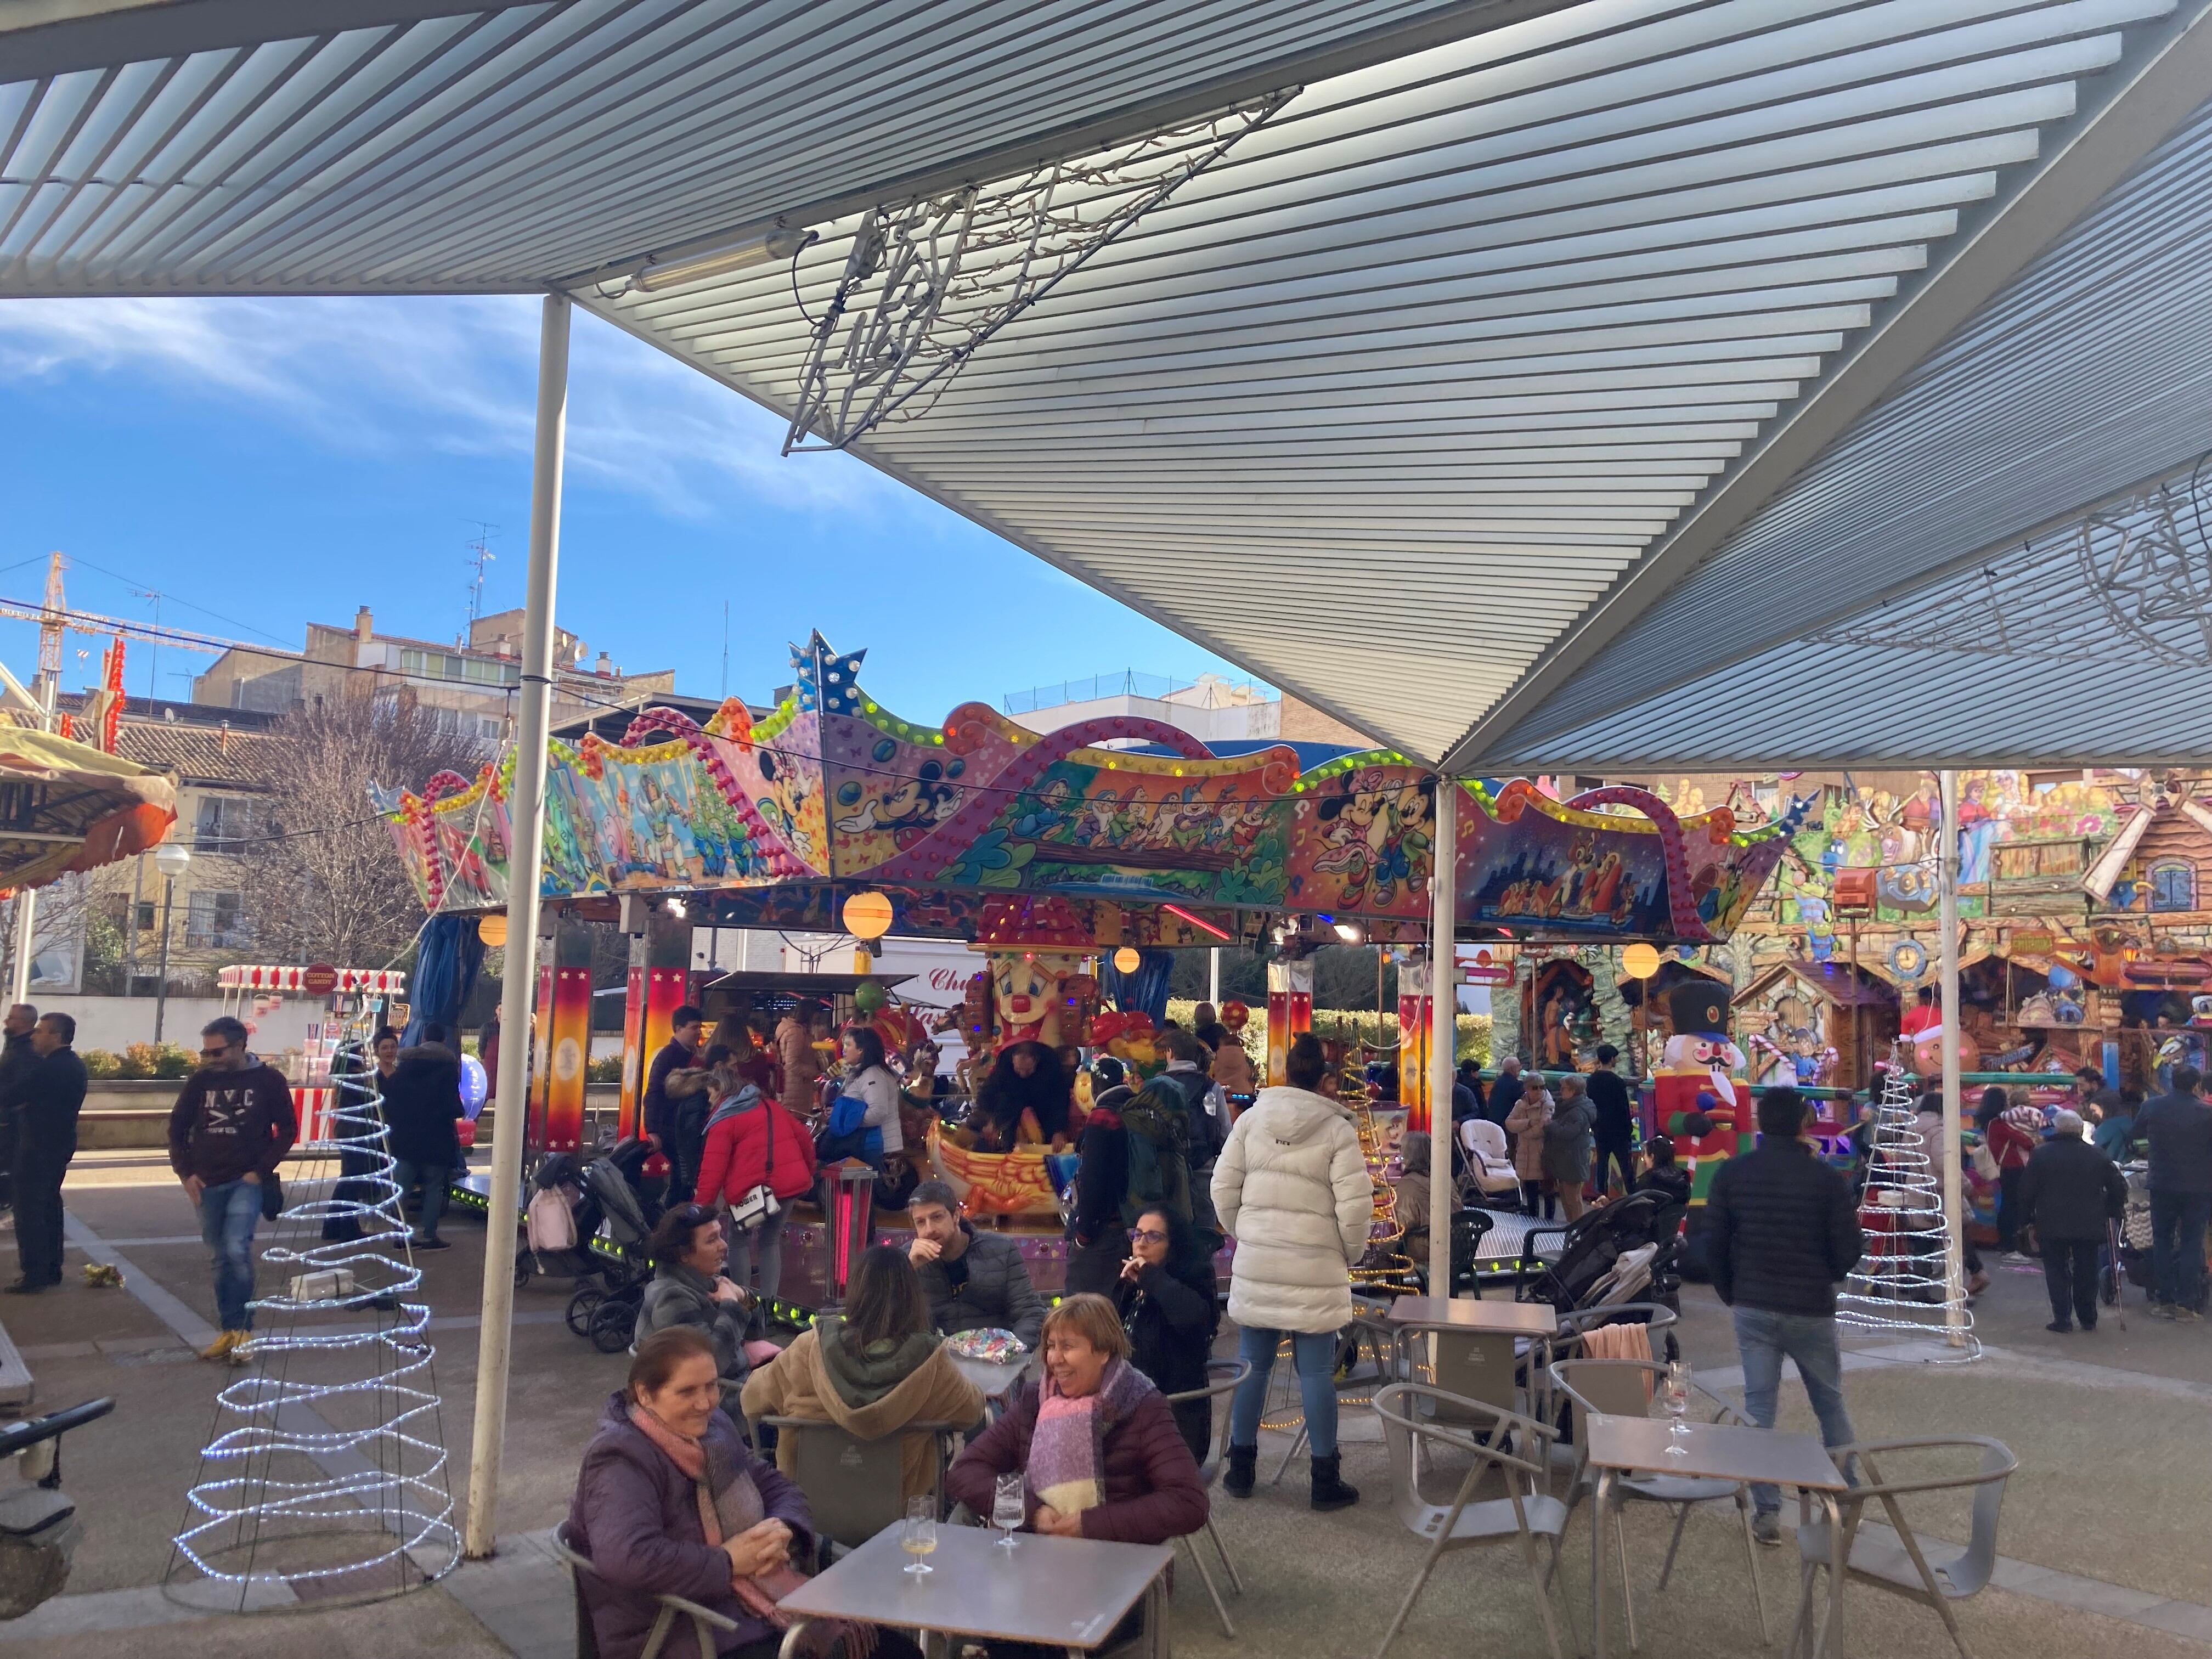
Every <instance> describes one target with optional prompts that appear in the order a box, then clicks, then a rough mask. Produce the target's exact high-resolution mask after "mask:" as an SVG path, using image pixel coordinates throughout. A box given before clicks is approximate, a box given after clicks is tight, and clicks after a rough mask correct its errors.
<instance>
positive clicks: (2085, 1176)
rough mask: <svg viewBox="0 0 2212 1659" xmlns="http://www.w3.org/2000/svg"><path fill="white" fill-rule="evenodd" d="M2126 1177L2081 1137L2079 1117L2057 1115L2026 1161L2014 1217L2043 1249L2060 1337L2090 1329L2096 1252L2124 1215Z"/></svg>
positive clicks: (2075, 1114)
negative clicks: (2077, 1324)
mask: <svg viewBox="0 0 2212 1659" xmlns="http://www.w3.org/2000/svg"><path fill="white" fill-rule="evenodd" d="M2127 1208H2128V1182H2127V1177H2126V1176H2123V1175H2122V1174H2121V1173H2120V1166H2119V1165H2118V1164H2115V1163H2113V1162H2112V1159H2110V1158H2106V1156H2105V1155H2104V1154H2103V1153H2102V1152H2099V1151H2098V1150H2097V1149H2096V1148H2095V1147H2094V1146H2091V1145H2090V1144H2089V1143H2088V1142H2087V1140H2085V1139H2082V1138H2081V1113H2079V1112H2076V1111H2072V1110H2065V1111H2061V1112H2060V1113H2059V1114H2058V1115H2057V1117H2056V1118H2055V1119H2054V1120H2053V1121H2052V1122H2051V1139H2048V1140H2046V1141H2045V1142H2044V1143H2043V1145H2041V1146H2039V1147H2037V1148H2036V1149H2035V1150H2034V1151H2033V1152H2030V1153H2029V1154H2028V1155H2027V1174H2026V1175H2025V1176H2022V1177H2021V1183H2020V1213H2021V1219H2023V1220H2026V1221H2032V1222H2033V1223H2034V1224H2035V1234H2036V1237H2038V1238H2039V1239H2040V1240H2041V1241H2042V1243H2043V1283H2044V1287H2045V1289H2046V1290H2048V1291H2050V1292H2051V1322H2050V1323H2049V1324H2048V1325H2046V1326H2045V1327H2044V1329H2045V1330H2047V1331H2057V1332H2058V1333H2060V1334H2062V1335H2063V1334H2064V1333H2066V1332H2068V1331H2070V1330H2072V1329H2073V1328H2074V1321H2075V1320H2076V1319H2078V1320H2080V1321H2081V1328H2082V1329H2083V1330H2085V1331H2093V1330H2095V1329H2096V1328H2097V1253H2098V1252H2099V1251H2100V1250H2101V1249H2104V1246H2105V1237H2106V1232H2107V1231H2109V1229H2110V1227H2111V1225H2112V1223H2113V1222H2115V1221H2118V1219H2119V1218H2121V1217H2122V1216H2123V1215H2124V1214H2126V1213H2127Z"/></svg>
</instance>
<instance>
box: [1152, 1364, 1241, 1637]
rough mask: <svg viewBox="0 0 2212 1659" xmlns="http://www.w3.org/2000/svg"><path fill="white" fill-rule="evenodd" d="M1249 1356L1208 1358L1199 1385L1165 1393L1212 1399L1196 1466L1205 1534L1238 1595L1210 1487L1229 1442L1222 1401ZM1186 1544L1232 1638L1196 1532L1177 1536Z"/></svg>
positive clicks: (1173, 1400) (1175, 1398) (1174, 1399)
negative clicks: (1208, 1435) (1209, 1433)
mask: <svg viewBox="0 0 2212 1659" xmlns="http://www.w3.org/2000/svg"><path fill="white" fill-rule="evenodd" d="M1251 1371H1252V1362H1251V1361H1250V1360H1249V1359H1209V1360H1207V1361H1206V1376H1207V1377H1208V1378H1209V1379H1210V1380H1209V1381H1208V1382H1207V1383H1206V1386H1205V1387H1204V1388H1202V1389H1185V1390H1184V1391H1183V1392H1182V1393H1181V1394H1171V1395H1167V1396H1166V1399H1167V1402H1168V1404H1169V1405H1170V1406H1176V1405H1180V1404H1182V1402H1183V1401H1187V1400H1206V1401H1212V1402H1214V1405H1213V1411H1214V1422H1213V1437H1212V1439H1211V1440H1209V1441H1208V1442H1207V1443H1206V1462H1203V1463H1201V1464H1200V1465H1199V1468H1198V1479H1199V1484H1200V1486H1204V1487H1205V1488H1206V1504H1207V1508H1206V1536H1207V1537H1208V1538H1210V1539H1212V1541H1213V1547H1214V1550H1215V1552H1216V1553H1218V1555H1219V1556H1220V1557H1221V1569H1222V1571H1224V1572H1226V1573H1227V1574H1228V1575H1229V1588H1230V1589H1231V1590H1233V1591H1235V1592H1236V1593H1237V1595H1243V1594H1244V1581H1243V1579H1241V1578H1239V1577H1237V1564H1236V1563H1235V1562H1234V1561H1232V1560H1231V1559H1229V1546H1228V1545H1226V1544H1225V1543H1223V1542H1222V1541H1221V1534H1220V1533H1219V1532H1218V1531H1217V1530H1216V1529H1215V1528H1214V1525H1213V1510H1212V1501H1213V1488H1214V1486H1215V1483H1216V1482H1218V1480H1220V1479H1221V1470H1222V1467H1223V1457H1224V1454H1225V1451H1226V1449H1227V1448H1228V1445H1229V1425H1227V1424H1226V1423H1225V1422H1223V1421H1222V1420H1221V1412H1222V1409H1223V1407H1222V1402H1224V1401H1227V1400H1228V1399H1229V1398H1230V1396H1231V1395H1234V1394H1235V1393H1236V1392H1237V1384H1238V1383H1242V1382H1243V1380H1244V1379H1245V1378H1246V1377H1247V1376H1250V1375H1251ZM1177 1542H1178V1543H1181V1544H1184V1545H1187V1546H1188V1547H1189V1549H1190V1559H1191V1565H1193V1566H1194V1567H1196V1568H1197V1569H1198V1577H1199V1582H1200V1583H1202V1584H1204V1585H1205V1586H1206V1595H1209V1596H1211V1597H1212V1599H1213V1616H1214V1617H1215V1618H1217V1619H1218V1620H1220V1621H1221V1633H1222V1634H1223V1635H1224V1636H1225V1637H1227V1638H1229V1639H1230V1640H1231V1641H1232V1642H1233V1641H1235V1640H1236V1639H1237V1626H1234V1625H1232V1624H1231V1623H1230V1622H1229V1609H1228V1607H1226V1606H1225V1605H1224V1604H1223V1602H1222V1600H1221V1592H1220V1591H1219V1590H1218V1589H1215V1588H1214V1586H1213V1574H1212V1571H1210V1570H1209V1569H1208V1568H1207V1566H1206V1557H1205V1555H1204V1554H1203V1553H1200V1550H1199V1547H1198V1535H1197V1534H1195V1533H1191V1534H1185V1535H1184V1536H1183V1537H1182V1538H1180V1539H1178V1540H1177Z"/></svg>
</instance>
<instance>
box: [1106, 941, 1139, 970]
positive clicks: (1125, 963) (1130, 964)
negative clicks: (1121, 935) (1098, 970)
mask: <svg viewBox="0 0 2212 1659" xmlns="http://www.w3.org/2000/svg"><path fill="white" fill-rule="evenodd" d="M1144 963H1145V959H1144V957H1140V956H1139V955H1138V954H1137V953H1136V951H1133V950H1131V949H1130V948H1129V947H1128V946H1127V945H1123V946H1122V947H1121V949H1120V950H1118V951H1115V952H1114V971H1115V972H1116V973H1119V974H1133V973H1135V972H1136V971H1137V969H1139V968H1141V967H1142V966H1144Z"/></svg>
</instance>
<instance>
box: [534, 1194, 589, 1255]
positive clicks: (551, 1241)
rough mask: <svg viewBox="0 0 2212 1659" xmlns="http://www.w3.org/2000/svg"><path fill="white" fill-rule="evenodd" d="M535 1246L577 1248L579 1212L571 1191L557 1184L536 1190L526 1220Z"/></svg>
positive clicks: (556, 1248)
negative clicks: (570, 1198)
mask: <svg viewBox="0 0 2212 1659" xmlns="http://www.w3.org/2000/svg"><path fill="white" fill-rule="evenodd" d="M525 1226H526V1236H527V1237H528V1238H529V1240H530V1248H531V1249H533V1250H573V1249H575V1248H576V1215H575V1212H574V1211H573V1210H571V1209H570V1208H569V1207H568V1194H566V1193H564V1192H562V1190H561V1189H560V1188H558V1187H547V1188H542V1189H541V1190H539V1191H538V1192H537V1193H535V1194H532V1197H531V1200H530V1210H529V1213H528V1216H527V1218H526V1223H525Z"/></svg>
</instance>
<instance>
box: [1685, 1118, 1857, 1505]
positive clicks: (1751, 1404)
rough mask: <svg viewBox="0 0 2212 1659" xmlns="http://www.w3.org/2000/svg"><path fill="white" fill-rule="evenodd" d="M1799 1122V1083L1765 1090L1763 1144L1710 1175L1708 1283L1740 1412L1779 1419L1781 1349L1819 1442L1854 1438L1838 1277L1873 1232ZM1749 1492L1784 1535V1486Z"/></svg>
mask: <svg viewBox="0 0 2212 1659" xmlns="http://www.w3.org/2000/svg"><path fill="white" fill-rule="evenodd" d="M1804 1127H1805V1099H1804V1097H1803V1096H1802V1095H1800V1094H1799V1093H1798V1092H1797V1091H1796V1090H1795V1089H1788V1088H1784V1089H1769V1090H1768V1091H1766V1092H1765V1094H1764V1095H1762V1096H1761V1097H1759V1146H1758V1148H1757V1149H1756V1150H1755V1151H1753V1152H1746V1153H1743V1154H1742V1155H1741V1156H1740V1157H1737V1158H1730V1159H1729V1160H1728V1161H1727V1162H1726V1163H1724V1164H1722V1165H1721V1167H1720V1171H1719V1173H1718V1174H1717V1175H1716V1176H1714V1177H1713V1184H1712V1190H1711V1194H1709V1195H1708V1197H1707V1198H1706V1200H1705V1249H1706V1253H1707V1260H1708V1261H1709V1262H1710V1263H1711V1267H1712V1275H1713V1289H1714V1290H1716V1291H1718V1292H1719V1293H1720V1298H1721V1300H1722V1301H1723V1302H1724V1303H1726V1304H1728V1305H1729V1307H1730V1308H1732V1309H1734V1310H1735V1346H1736V1352H1737V1353H1738V1354H1740V1355H1741V1357H1742V1359H1743V1408H1744V1412H1745V1414H1746V1415H1747V1416H1748V1417H1749V1418H1750V1419H1751V1420H1752V1421H1753V1422H1754V1423H1756V1424H1758V1425H1759V1427H1761V1428H1763V1429H1771V1428H1772V1427H1773V1426H1774V1406H1775V1400H1776V1396H1777V1395H1779V1394H1780V1393H1781V1391H1782V1361H1783V1358H1784V1356H1785V1355H1786V1356H1788V1357H1789V1358H1791V1359H1794V1360H1796V1362H1797V1376H1798V1380H1799V1381H1800V1382H1802V1383H1804V1385H1805V1392H1806V1394H1807V1395H1808V1396H1809V1397H1810V1398H1811V1400H1812V1401H1813V1414H1814V1416H1815V1417H1817V1418H1819V1419H1820V1438H1821V1440H1822V1441H1823V1442H1824V1443H1826V1444H1828V1445H1830V1446H1848V1445H1849V1444H1850V1443H1851V1441H1852V1439H1853V1438H1854V1436H1853V1434H1852V1432H1851V1419H1850V1416H1849V1415H1848V1414H1847V1413H1845V1412H1844V1360H1843V1353H1842V1351H1841V1350H1840V1349H1839V1348H1838V1346H1837V1343H1836V1286H1837V1285H1839V1284H1841V1283H1843V1281H1844V1279H1847V1278H1849V1277H1850V1271H1851V1269H1852V1268H1853V1267H1856V1266H1857V1264H1858V1259H1859V1256H1860V1254H1861V1253H1862V1252H1863V1250H1864V1249H1865V1248H1866V1240H1865V1237H1863V1235H1862V1234H1861V1233H1860V1231H1859V1218H1858V1206H1857V1202H1856V1201H1855V1200H1853V1198H1852V1196H1851V1183H1850V1182H1849V1181H1847V1180H1845V1179H1844V1176H1842V1175H1840V1174H1839V1173H1838V1172H1837V1171H1836V1170H1832V1169H1830V1168H1829V1167H1828V1166H1827V1165H1826V1164H1824V1163H1822V1162H1821V1161H1820V1158H1819V1157H1818V1156H1817V1155H1816V1154H1815V1153H1814V1151H1813V1148H1812V1146H1811V1145H1810V1144H1809V1143H1808V1142H1807V1141H1806V1140H1805V1139H1803V1138H1802V1136H1803V1132H1804ZM1844 1474H1847V1475H1848V1474H1850V1470H1849V1469H1846V1470H1844ZM1751 1499H1752V1504H1753V1508H1754V1509H1755V1510H1756V1511H1757V1515H1756V1516H1755V1518H1754V1519H1753V1525H1752V1531H1753V1535H1754V1536H1755V1537H1757V1538H1758V1540H1759V1542H1760V1543H1762V1544H1771V1545H1778V1544H1780V1543H1781V1541H1782V1525H1781V1522H1780V1521H1779V1519H1778V1516H1779V1514H1780V1512H1781V1509H1782V1494H1781V1493H1780V1492H1777V1491H1776V1490H1775V1489H1774V1488H1773V1487H1772V1486H1763V1485H1762V1486H1753V1488H1752V1489H1751Z"/></svg>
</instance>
